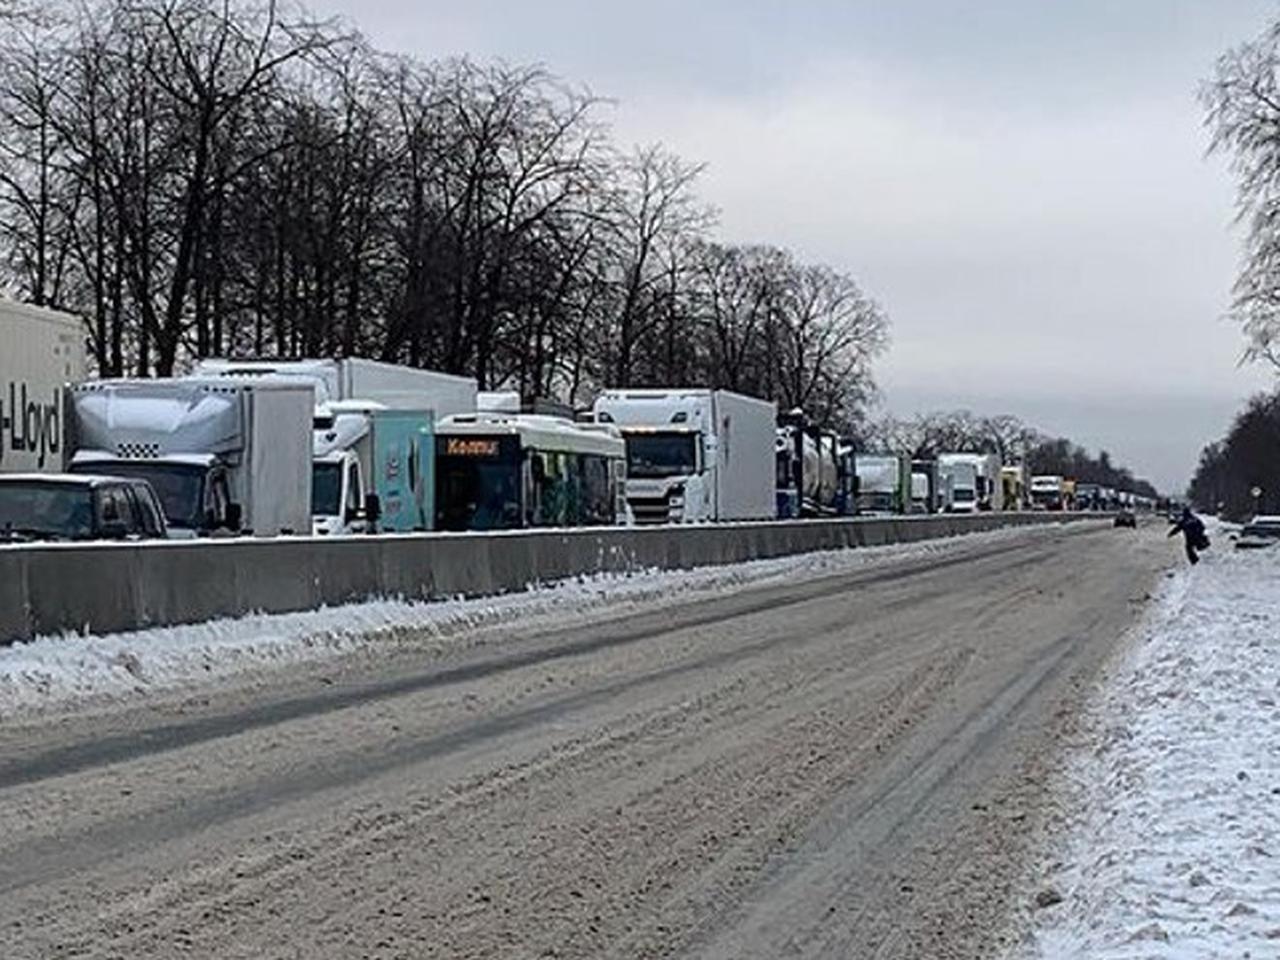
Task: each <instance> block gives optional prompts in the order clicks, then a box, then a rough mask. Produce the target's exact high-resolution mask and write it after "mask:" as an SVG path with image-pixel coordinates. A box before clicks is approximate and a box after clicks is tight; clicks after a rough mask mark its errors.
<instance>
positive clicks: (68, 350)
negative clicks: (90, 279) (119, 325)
mask: <svg viewBox="0 0 1280 960" xmlns="http://www.w3.org/2000/svg"><path fill="white" fill-rule="evenodd" d="M88 366H89V357H88V351H87V349H86V346H85V331H84V325H83V324H82V323H81V321H80V318H79V317H74V316H72V315H70V314H67V313H60V312H58V311H56V310H46V309H44V308H43V307H32V306H28V305H27V304H22V303H16V302H14V301H11V300H3V299H0V470H3V471H5V472H6V473H31V472H35V471H43V472H46V473H51V472H52V473H56V472H57V471H60V470H61V469H62V468H63V460H64V458H65V455H66V450H65V437H66V409H65V407H64V403H65V399H64V388H65V387H66V386H67V384H70V383H78V382H80V381H81V380H84V379H85V378H86V377H87V376H88V375H89V372H88Z"/></svg>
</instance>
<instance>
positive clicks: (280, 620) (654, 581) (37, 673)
mask: <svg viewBox="0 0 1280 960" xmlns="http://www.w3.org/2000/svg"><path fill="white" fill-rule="evenodd" d="M1061 532H1062V530H1061V527H1060V526H1058V525H1054V526H1051V527H1037V528H1021V529H1019V528H1009V529H1006V530H997V531H993V532H990V533H981V534H970V535H968V536H964V537H957V538H952V539H948V540H933V541H925V542H920V543H914V544H901V545H894V546H887V547H869V548H861V549H856V550H838V551H830V552H823V553H810V554H801V555H797V556H791V557H781V558H777V559H772V560H757V561H751V562H748V563H740V564H733V565H728V566H720V567H702V568H699V569H695V570H681V571H650V572H646V573H638V574H632V575H629V576H628V575H616V576H606V575H601V576H594V577H582V578H577V579H573V580H567V581H562V582H560V583H555V584H549V585H540V586H537V587H532V588H530V589H529V590H528V591H525V592H523V593H516V594H507V595H504V596H498V597H489V598H483V599H471V600H466V599H459V600H444V601H437V602H432V603H421V602H407V601H399V600H381V601H373V602H368V603H360V604H352V605H349V606H343V607H333V608H327V609H322V610H316V611H311V612H306V613H293V614H275V615H257V616H248V617H243V618H240V619H235V620H218V621H212V622H209V623H202V624H194V625H190V626H181V627H167V628H154V629H149V630H142V631H138V632H136V633H127V634H111V635H106V636H100V637H92V636H90V637H85V636H76V635H68V636H58V637H46V638H40V639H37V640H35V641H33V642H31V643H25V644H17V645H14V646H12V647H9V648H6V649H0V720H3V719H7V718H11V717H13V716H15V715H18V714H31V713H41V712H47V711H61V710H65V709H68V708H72V707H76V706H80V705H83V704H86V703H104V702H112V701H119V700H132V699H137V698H139V697H143V696H154V695H155V694H157V693H161V692H171V691H183V690H194V689H200V688H204V687H207V686H208V685H210V684H212V683H216V682H220V681H227V680H235V679H237V678H247V679H248V680H249V681H253V682H257V681H260V680H262V679H263V674H264V673H266V672H267V671H269V670H276V669H282V668H288V667H290V666H296V665H299V664H305V663H315V662H320V661H324V660H326V659H331V658H333V657H335V656H340V655H343V654H348V653H355V652H358V651H362V650H366V649H372V648H375V647H377V646H384V645H386V644H387V643H388V641H394V640H396V639H399V638H404V639H407V640H411V641H412V642H414V643H418V644H422V643H423V642H424V641H425V642H426V643H427V644H430V643H431V642H437V643H439V644H440V645H442V646H443V645H444V644H446V643H450V644H458V643H465V642H466V637H467V635H468V633H469V632H472V631H474V630H475V629H477V628H480V627H486V626H499V625H503V624H509V623H517V622H518V623H519V625H520V627H521V628H522V629H529V630H539V629H547V628H549V627H556V626H564V625H570V624H573V623H575V622H580V621H583V620H586V619H589V618H590V617H592V616H599V615H601V613H602V612H605V613H614V612H618V611H622V612H625V611H626V610H628V609H632V608H635V609H639V608H642V607H646V606H649V607H652V606H656V605H660V604H663V603H667V602H670V601H672V600H675V599H681V598H683V599H697V598H698V597H699V596H706V595H719V594H725V593H731V592H733V591H735V590H737V589H741V588H744V587H748V586H754V585H767V584H769V583H782V582H796V581H797V580H808V579H814V578H817V577H822V576H824V575H830V574H838V573H842V572H846V571H853V570H857V569H861V568H863V567H866V566H868V565H872V564H880V563H886V562H890V561H903V560H910V559H915V558H924V557H931V556H937V555H941V554H946V553H950V552H955V551H960V550H967V549H972V548H973V547H974V546H978V545H981V544H983V543H988V544H990V543H998V542H1000V541H1002V540H1011V539H1021V540H1033V539H1036V538H1041V537H1048V536H1054V535H1058V534H1060V533H1061Z"/></svg>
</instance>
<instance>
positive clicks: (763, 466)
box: [593, 389, 778, 524]
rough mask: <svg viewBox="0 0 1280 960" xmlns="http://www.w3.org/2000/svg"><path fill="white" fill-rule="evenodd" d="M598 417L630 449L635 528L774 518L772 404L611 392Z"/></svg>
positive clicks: (677, 393) (689, 394)
mask: <svg viewBox="0 0 1280 960" xmlns="http://www.w3.org/2000/svg"><path fill="white" fill-rule="evenodd" d="M593 413H594V415H595V419H596V421H597V422H598V423H602V424H616V425H617V427H618V428H619V429H620V430H621V431H622V435H623V438H624V439H625V440H626V442H627V485H626V490H627V503H628V505H629V506H630V509H631V514H632V516H633V517H634V519H635V522H636V523H639V524H659V523H694V522H699V521H709V520H768V519H771V518H773V517H774V516H775V514H776V512H777V497H776V485H775V474H776V444H777V434H776V424H777V416H778V411H777V407H776V406H775V405H774V404H773V403H770V402H768V401H765V400H760V399H757V398H755V397H746V396H742V395H741V394H737V393H731V392H730V391H728V390H705V389H701V390H699V389H690V390H609V391H606V392H605V393H603V394H602V395H601V396H600V397H599V398H598V399H597V400H596V402H595V406H594V408H593Z"/></svg>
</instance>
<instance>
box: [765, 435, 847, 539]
mask: <svg viewBox="0 0 1280 960" xmlns="http://www.w3.org/2000/svg"><path fill="white" fill-rule="evenodd" d="M797 430H798V428H797V427H795V426H783V427H778V428H777V432H776V435H775V436H776V439H775V450H776V457H777V461H776V462H777V500H778V516H779V517H782V518H787V517H816V516H830V515H833V514H836V513H840V512H841V509H842V501H843V502H846V503H847V499H848V498H847V495H846V496H844V497H842V496H841V494H842V493H844V491H843V490H842V484H843V482H844V480H845V479H846V477H845V473H844V469H843V464H842V463H841V462H840V455H841V447H840V441H839V439H838V438H837V437H836V436H835V434H832V433H814V432H812V431H808V430H806V431H804V432H803V434H802V437H801V444H802V449H803V451H804V453H803V460H802V461H800V462H799V463H798V456H797V453H798V451H797V449H796V447H797V444H796V437H797ZM797 466H799V467H800V469H799V471H798V472H799V473H800V474H801V476H802V481H803V483H804V491H803V494H800V493H798V492H797V491H796V474H797Z"/></svg>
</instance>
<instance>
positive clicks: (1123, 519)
mask: <svg viewBox="0 0 1280 960" xmlns="http://www.w3.org/2000/svg"><path fill="white" fill-rule="evenodd" d="M1111 525H1112V526H1114V527H1130V528H1132V529H1137V526H1138V518H1137V516H1135V515H1134V512H1133V511H1132V510H1129V509H1124V510H1119V511H1117V512H1116V515H1115V518H1114V519H1113V520H1112V521H1111Z"/></svg>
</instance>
